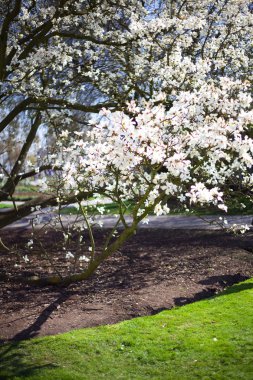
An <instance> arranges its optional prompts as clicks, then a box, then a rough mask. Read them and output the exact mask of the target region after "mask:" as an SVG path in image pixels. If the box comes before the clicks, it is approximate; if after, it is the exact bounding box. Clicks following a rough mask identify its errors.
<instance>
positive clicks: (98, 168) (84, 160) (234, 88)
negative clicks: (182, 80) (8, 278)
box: [27, 78, 253, 284]
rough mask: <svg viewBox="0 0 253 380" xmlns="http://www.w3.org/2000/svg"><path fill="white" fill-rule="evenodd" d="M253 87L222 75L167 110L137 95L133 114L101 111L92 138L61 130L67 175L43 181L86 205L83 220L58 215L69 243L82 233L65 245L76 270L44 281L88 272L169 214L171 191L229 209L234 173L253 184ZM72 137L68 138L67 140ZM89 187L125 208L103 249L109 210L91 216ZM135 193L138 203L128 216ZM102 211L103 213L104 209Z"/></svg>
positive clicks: (187, 201) (186, 202)
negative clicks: (153, 218) (102, 229)
mask: <svg viewBox="0 0 253 380" xmlns="http://www.w3.org/2000/svg"><path fill="white" fill-rule="evenodd" d="M249 90H250V89H249V85H248V84H247V83H246V84H245V83H243V82H241V81H239V80H237V81H233V80H230V79H228V78H221V80H220V83H219V85H217V86H216V87H214V85H213V82H212V81H210V83H206V84H205V85H202V86H201V87H200V88H199V89H198V90H197V89H196V90H195V91H194V93H192V92H189V91H185V92H181V93H180V95H179V96H178V97H177V99H175V101H174V102H173V106H172V107H171V108H170V110H168V111H166V109H165V107H164V106H163V105H154V104H152V102H149V103H144V104H143V106H137V105H136V103H135V102H133V101H132V102H130V103H129V105H128V113H131V114H132V115H134V118H132V117H130V116H128V115H127V114H125V113H123V112H115V113H111V112H110V111H108V110H103V111H102V112H101V114H102V115H103V118H102V119H101V121H100V122H99V123H98V124H95V125H94V126H93V128H92V130H91V131H90V132H89V133H88V139H87V136H86V139H85V140H84V139H82V138H81V137H80V134H78V135H76V136H75V137H74V138H70V139H69V134H68V132H67V131H65V132H63V133H62V142H59V143H58V145H59V151H60V153H59V155H58V156H57V165H58V164H59V161H60V163H61V166H62V176H61V180H60V182H59V181H52V180H51V181H50V182H48V183H47V182H45V183H44V191H52V188H53V189H57V199H58V203H59V208H61V204H62V203H64V201H65V198H66V197H69V195H70V194H71V196H72V197H73V198H74V197H75V196H76V199H77V204H78V208H79V209H80V212H81V219H80V218H79V219H78V223H73V224H72V225H71V226H68V225H67V226H66V225H63V223H62V220H61V216H60V214H59V216H56V217H55V218H54V221H53V222H54V223H56V224H57V222H58V224H59V222H60V223H62V232H63V240H64V242H65V247H66V246H68V245H69V244H70V240H72V239H73V232H74V234H75V235H76V233H77V232H78V233H79V235H78V239H77V245H78V249H77V250H76V249H75V250H74V251H73V252H72V251H70V250H66V248H65V252H64V254H65V258H67V259H68V262H69V265H70V266H71V268H72V270H73V269H74V271H75V272H76V273H71V274H68V275H67V276H63V275H61V274H60V273H57V274H56V275H55V276H52V277H48V278H46V279H43V280H42V281H43V282H44V283H48V284H50V283H65V284H67V283H69V282H72V281H78V280H83V279H86V278H88V277H89V276H90V275H91V274H92V273H93V272H94V270H95V269H96V268H97V267H98V266H99V265H100V264H101V262H103V261H104V260H105V259H106V258H107V257H108V256H110V255H111V254H113V253H114V252H115V251H117V250H118V249H119V248H120V247H121V246H122V244H123V243H124V242H125V240H126V239H128V238H129V237H130V236H131V235H133V234H134V233H135V232H136V229H137V226H138V224H139V223H140V222H148V220H147V217H148V215H149V214H150V213H154V214H156V215H162V214H168V213H169V212H170V210H169V208H168V206H167V200H168V198H170V197H171V196H173V197H176V198H177V199H178V201H179V202H180V203H181V204H182V205H183V206H184V207H185V208H186V209H188V208H189V207H191V205H194V204H196V203H199V204H213V205H214V206H216V207H218V208H219V209H221V210H223V211H225V212H226V211H227V206H226V195H227V194H226V192H228V190H229V189H228V186H227V183H228V182H229V180H230V178H231V176H240V177H241V181H242V183H243V184H244V186H245V187H248V188H250V187H252V184H253V175H252V174H251V171H250V169H251V168H252V165H253V140H252V139H251V138H249V137H248V136H247V130H248V128H249V125H250V124H251V123H252V122H253V111H252V110H250V109H249V108H250V100H251V98H250V95H249V94H248V92H249ZM228 94H229V95H228ZM217 114H219V117H217ZM66 139H67V140H70V141H68V144H67V145H66ZM223 189H225V192H224V190H223ZM85 191H86V192H87V198H85V197H84V196H83V197H82V201H80V200H79V199H78V196H79V194H84V192H85ZM91 194H93V195H94V196H97V197H99V196H100V195H103V196H106V197H108V198H110V199H111V200H112V201H113V202H116V203H117V205H118V207H119V215H118V217H117V218H116V219H115V225H114V227H113V228H112V229H111V230H110V231H109V232H108V231H107V237H106V238H105V241H104V245H103V247H102V250H101V248H100V249H99V251H97V250H96V242H95V239H94V234H93V229H94V228H95V227H96V226H97V225H100V226H102V225H103V217H102V216H99V215H97V216H95V217H94V216H92V215H91V214H90V213H89V212H88V210H87V207H85V204H86V201H88V197H89V196H90V195H91ZM129 200H132V201H133V203H134V207H133V210H131V214H130V215H131V217H130V218H129V217H128V219H126V218H125V212H126V211H127V202H128V201H129ZM98 211H99V213H100V214H103V210H101V209H100V208H98ZM119 227H120V229H119V231H117V230H118V228H119ZM85 229H86V230H88V235H87V238H86V241H85V240H83V239H84V236H83V234H82V232H83V231H84V230H85ZM35 240H36V236H35ZM30 244H31V246H32V245H33V244H34V241H33V240H31V241H30ZM27 259H28V258H27ZM71 262H72V264H74V265H71ZM33 281H34V282H41V279H33Z"/></svg>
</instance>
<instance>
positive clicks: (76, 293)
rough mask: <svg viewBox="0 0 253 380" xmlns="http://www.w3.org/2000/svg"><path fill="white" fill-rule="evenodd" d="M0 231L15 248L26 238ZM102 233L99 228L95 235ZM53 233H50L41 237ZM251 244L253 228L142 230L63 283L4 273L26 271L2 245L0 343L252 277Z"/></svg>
mask: <svg viewBox="0 0 253 380" xmlns="http://www.w3.org/2000/svg"><path fill="white" fill-rule="evenodd" d="M0 236H1V237H2V238H3V239H4V241H5V242H7V243H10V242H14V243H16V245H17V248H18V247H19V246H22V245H23V244H24V242H26V241H27V239H28V234H27V232H26V231H21V230H19V229H16V230H9V231H8V230H7V231H6V230H5V231H4V232H3V231H2V232H1V233H0ZM102 238H103V236H102V232H101V231H100V232H99V231H98V232H97V233H96V239H97V241H98V242H99V241H100V240H102ZM55 240H57V236H54V235H53V234H51V235H49V236H48V237H47V244H48V245H49V246H50V244H51V245H52V244H53V242H54V241H55ZM252 248H253V233H252V232H249V233H247V234H245V235H243V236H235V235H231V234H228V233H225V232H221V231H193V230H188V231H183V230H154V229H152V230H140V231H138V233H137V235H136V236H134V237H133V238H132V239H131V240H129V241H128V242H127V243H126V245H125V246H124V248H122V249H121V250H120V251H119V252H117V253H116V254H115V255H114V256H113V257H111V258H110V259H108V260H107V261H106V262H104V263H103V264H102V266H101V267H100V268H99V269H98V271H97V272H96V273H95V274H94V275H93V277H92V278H91V279H90V280H88V281H85V282H82V283H78V284H72V285H69V286H68V287H65V288H63V287H34V286H29V285H25V284H22V283H21V282H20V283H18V282H12V281H9V280H6V276H8V277H10V276H12V275H13V276H14V275H17V274H18V273H19V274H22V275H23V276H26V275H27V273H28V272H27V269H26V268H24V266H22V267H17V266H15V263H16V261H17V259H16V258H15V257H14V256H10V255H9V254H8V253H6V252H5V251H4V250H2V251H0V342H4V341H6V340H21V339H26V338H31V337H35V336H43V335H51V334H57V333H62V332H65V331H69V330H71V329H76V328H83V327H91V326H98V325H102V324H111V323H115V322H119V321H123V320H126V319H130V318H133V317H138V316H144V315H152V314H155V313H158V312H159V311H161V310H164V309H171V308H172V307H174V306H175V305H176V306H181V305H184V304H186V303H189V302H193V301H197V300H200V299H203V298H207V297H210V296H213V295H214V294H216V293H218V292H220V291H221V290H222V289H224V288H226V287H227V286H230V285H232V284H234V283H237V282H239V281H242V280H244V279H246V278H248V277H252V276H253V252H252ZM35 264H36V266H37V268H36V273H45V271H46V270H48V268H47V267H46V264H45V262H43V261H42V263H39V262H36V263H35ZM62 265H64V263H62ZM30 272H31V268H30ZM30 272H29V273H30Z"/></svg>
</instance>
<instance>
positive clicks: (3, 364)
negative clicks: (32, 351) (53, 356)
mask: <svg viewBox="0 0 253 380" xmlns="http://www.w3.org/2000/svg"><path fill="white" fill-rule="evenodd" d="M25 359H26V360H25ZM56 367H57V366H56V365H54V364H45V365H33V364H32V363H31V361H30V360H29V358H26V357H25V354H24V353H23V350H22V342H15V343H12V344H8V346H5V345H3V346H1V347H0V379H1V380H11V379H14V378H18V377H21V376H22V377H24V378H25V377H29V376H32V375H35V374H36V373H39V372H40V370H42V369H53V368H56Z"/></svg>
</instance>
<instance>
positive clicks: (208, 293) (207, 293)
mask: <svg viewBox="0 0 253 380" xmlns="http://www.w3.org/2000/svg"><path fill="white" fill-rule="evenodd" d="M248 278H249V277H247V276H242V275H241V274H235V275H223V276H212V277H209V278H207V279H205V280H201V281H199V282H198V283H199V284H201V285H209V286H212V285H213V286H214V287H208V288H207V289H203V290H202V291H201V292H198V293H196V294H195V295H194V296H193V297H189V298H184V297H178V298H174V303H175V305H176V306H183V305H186V304H188V303H192V302H196V301H200V300H203V299H206V298H210V297H213V296H215V295H216V297H221V296H223V294H224V293H221V294H216V292H217V288H216V286H217V285H219V286H222V287H224V288H226V287H228V286H232V285H235V284H237V283H238V282H242V281H245V280H248ZM252 288H253V284H239V285H236V286H234V287H233V288H232V289H229V293H237V292H241V291H243V290H246V289H252Z"/></svg>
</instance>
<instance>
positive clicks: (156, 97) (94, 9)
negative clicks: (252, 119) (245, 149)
mask: <svg viewBox="0 0 253 380" xmlns="http://www.w3.org/2000/svg"><path fill="white" fill-rule="evenodd" d="M252 9H253V6H252V4H251V3H250V2H249V1H246V0H231V1H227V0H217V1H215V2H214V1H210V0H196V1H194V2H192V1H191V0H161V1H159V2H157V1H154V0H143V1H139V0H127V1H126V0H121V1H111V0H107V1H89V0H77V1H76V0H53V1H49V0H38V1H34V0H12V1H9V0H3V1H1V4H0V21H1V34H0V99H1V103H0V117H1V121H0V133H1V142H2V143H1V147H0V148H1V151H0V155H1V157H0V164H1V172H0V175H1V191H0V200H2V201H3V200H6V199H9V198H11V199H13V201H15V189H16V186H17V185H18V184H19V183H21V182H22V181H24V180H26V179H27V178H33V176H34V175H36V174H38V173H41V172H44V171H45V170H47V169H50V170H51V171H52V170H57V169H58V170H59V169H61V167H57V166H55V167H52V166H51V162H50V160H47V156H48V154H51V153H54V152H53V150H54V146H55V142H56V141H57V140H58V138H59V135H60V134H61V131H62V130H65V129H67V130H69V131H71V130H72V131H73V130H76V131H82V130H83V129H84V128H87V115H89V114H90V113H98V112H99V111H100V110H101V108H102V107H107V108H109V109H110V110H111V111H112V110H123V111H124V112H128V110H127V107H126V104H127V102H129V101H131V100H132V99H135V100H136V101H137V102H142V100H145V101H149V100H152V101H153V102H154V104H163V105H164V107H165V108H166V110H169V109H170V108H171V107H172V106H173V103H174V101H175V100H176V99H177V98H178V96H181V95H180V94H181V93H184V92H189V93H190V95H191V96H193V95H194V93H195V91H198V90H199V88H200V87H201V86H202V85H205V83H206V81H208V83H209V84H211V83H212V84H213V86H214V93H215V92H216V90H215V89H216V86H217V85H218V84H219V82H220V78H221V79H222V78H229V79H232V80H240V81H243V82H245V81H249V83H252V30H253V28H252ZM223 80H225V79H223ZM161 92H162V93H164V96H160V94H161ZM226 96H227V94H226ZM209 100H210V99H208V101H209ZM245 101H246V102H247V101H250V100H249V99H248V98H247V99H245ZM130 116H131V115H130ZM200 117H202V116H200ZM218 117H219V113H218V112H217V118H218ZM42 135H43V140H42ZM38 137H40V140H42V141H40V143H39V145H40V146H39V145H38V142H36V138H38ZM10 141H12V144H10ZM13 145H15V146H16V147H18V149H17V151H16V153H15V160H14V162H13V160H10V159H9V158H10V157H11V155H12V152H11V149H10V146H13ZM38 152H40V153H41V154H39V153H38ZM42 152H43V154H42ZM29 153H33V154H34V153H37V160H36V162H29V160H28V156H29ZM69 201H72V200H71V199H70V200H69ZM54 203H55V198H52V197H47V196H45V195H43V196H40V197H38V198H37V199H35V200H33V201H32V202H30V203H27V204H25V205H23V206H22V207H19V208H17V207H14V209H13V210H12V211H8V212H6V213H2V214H1V216H0V227H4V226H5V225H8V224H9V223H11V222H12V221H14V220H17V219H19V218H21V217H22V216H25V215H28V214H29V213H30V212H31V207H35V206H38V205H41V207H45V206H47V205H48V204H54Z"/></svg>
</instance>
